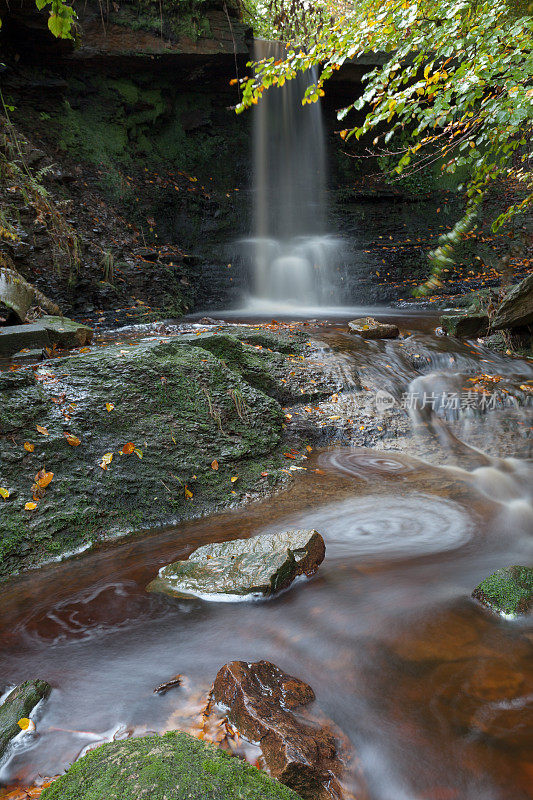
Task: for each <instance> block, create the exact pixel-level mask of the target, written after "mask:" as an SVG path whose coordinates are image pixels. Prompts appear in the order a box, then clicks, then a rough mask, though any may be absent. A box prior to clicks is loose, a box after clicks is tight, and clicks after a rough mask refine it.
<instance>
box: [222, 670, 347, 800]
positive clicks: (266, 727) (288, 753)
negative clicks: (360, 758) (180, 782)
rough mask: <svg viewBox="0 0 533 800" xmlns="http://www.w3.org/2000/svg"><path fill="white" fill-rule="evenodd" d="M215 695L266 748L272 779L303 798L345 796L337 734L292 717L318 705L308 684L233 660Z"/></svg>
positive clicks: (231, 717) (243, 729) (241, 728)
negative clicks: (313, 703) (340, 779)
mask: <svg viewBox="0 0 533 800" xmlns="http://www.w3.org/2000/svg"><path fill="white" fill-rule="evenodd" d="M213 696H214V699H215V701H216V702H217V703H219V704H220V705H222V706H224V708H225V709H227V715H228V719H229V720H230V721H231V722H232V723H233V724H234V725H235V727H236V728H237V730H238V731H239V733H240V734H241V735H242V736H243V737H244V738H246V739H248V740H250V741H252V742H256V743H258V744H259V745H260V747H261V750H262V753H263V758H264V760H265V762H266V764H267V766H268V769H269V771H270V774H271V775H272V777H274V778H277V780H279V781H281V782H282V783H284V784H285V785H286V786H289V787H290V788H291V789H294V790H295V791H296V792H297V793H298V794H300V795H301V796H302V797H308V798H313V800H318V798H321V797H324V798H325V797H329V798H331V797H336V796H337V797H338V796H340V790H339V788H338V776H339V774H340V772H341V769H342V765H341V762H340V759H339V756H338V754H337V745H336V741H335V738H334V736H333V734H332V732H331V731H330V730H329V728H328V727H326V726H322V727H319V726H317V725H313V724H312V723H311V722H308V721H307V720H302V719H301V718H299V717H296V716H295V715H294V714H292V713H291V709H294V708H297V707H298V706H301V705H306V704H307V703H309V702H311V701H312V700H314V697H315V694H314V692H313V690H312V688H311V687H310V686H309V685H308V684H306V683H304V682H303V681H301V680H299V679H298V678H294V677H292V676H291V675H287V674H286V673H285V672H283V671H282V670H280V669H279V668H278V667H276V666H275V665H274V664H271V663H270V662H269V661H259V662H256V663H246V662H245V661H232V662H230V663H229V664H226V665H225V666H224V667H222V669H220V670H219V672H218V674H217V677H216V679H215V683H214V686H213ZM326 787H327V789H326ZM332 792H333V794H332Z"/></svg>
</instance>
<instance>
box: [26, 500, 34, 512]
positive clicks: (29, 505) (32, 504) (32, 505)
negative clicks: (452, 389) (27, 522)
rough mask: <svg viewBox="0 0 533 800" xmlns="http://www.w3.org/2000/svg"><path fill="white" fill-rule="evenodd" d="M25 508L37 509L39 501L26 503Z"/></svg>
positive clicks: (29, 509) (28, 509) (27, 509)
mask: <svg viewBox="0 0 533 800" xmlns="http://www.w3.org/2000/svg"><path fill="white" fill-rule="evenodd" d="M24 508H25V509H26V511H35V509H36V508H37V503H33V502H30V503H26V505H25V506H24Z"/></svg>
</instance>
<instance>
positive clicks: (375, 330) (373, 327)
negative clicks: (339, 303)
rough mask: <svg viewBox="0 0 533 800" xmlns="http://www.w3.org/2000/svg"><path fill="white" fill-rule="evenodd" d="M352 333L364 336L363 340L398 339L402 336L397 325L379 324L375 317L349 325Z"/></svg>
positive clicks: (352, 322)
mask: <svg viewBox="0 0 533 800" xmlns="http://www.w3.org/2000/svg"><path fill="white" fill-rule="evenodd" d="M348 327H349V329H350V331H351V333H356V334H357V335H358V336H362V337H363V339H396V338H397V337H398V336H399V335H400V331H399V329H398V326H397V325H391V324H389V323H386V322H378V321H377V320H375V319H374V318H373V317H361V319H353V320H352V321H351V322H349V323H348Z"/></svg>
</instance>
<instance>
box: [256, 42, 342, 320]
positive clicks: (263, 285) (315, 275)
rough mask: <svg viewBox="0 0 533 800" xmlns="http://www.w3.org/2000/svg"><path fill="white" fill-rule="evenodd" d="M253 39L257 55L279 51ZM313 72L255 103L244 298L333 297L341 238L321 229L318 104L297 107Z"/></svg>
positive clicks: (290, 303) (298, 302)
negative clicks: (247, 294)
mask: <svg viewBox="0 0 533 800" xmlns="http://www.w3.org/2000/svg"><path fill="white" fill-rule="evenodd" d="M283 54H284V51H283V45H281V44H279V43H276V42H265V41H256V44H255V58H256V59H257V60H261V59H265V58H280V57H283ZM315 80H316V75H315V74H313V71H309V72H307V73H304V74H301V75H299V76H298V77H297V78H296V79H294V80H291V81H288V82H287V83H286V84H285V85H284V86H283V87H272V88H270V89H269V90H268V91H267V92H265V93H264V95H263V97H262V99H261V102H260V103H259V104H258V106H257V108H256V109H255V110H254V211H255V214H254V228H255V236H254V238H252V239H249V240H247V241H246V242H245V246H246V255H247V258H248V260H249V261H250V262H251V264H252V291H251V294H252V297H251V298H250V305H251V306H253V307H255V308H258V307H260V306H263V307H268V306H273V307H275V308H280V307H281V308H283V307H284V306H285V307H295V306H296V307H298V306H300V307H302V306H308V307H309V306H321V305H325V304H326V303H329V304H332V303H335V302H336V301H337V299H338V298H336V297H335V290H334V282H333V280H332V276H331V273H332V267H333V265H334V262H335V260H336V258H337V256H338V252H339V240H338V239H336V238H335V237H333V236H328V235H327V234H326V192H325V179H326V156H325V138H324V127H323V122H322V114H321V109H320V105H319V104H318V103H311V104H307V105H305V106H302V103H301V100H302V97H303V96H304V92H305V89H306V87H307V86H308V85H309V84H310V83H314V82H315Z"/></svg>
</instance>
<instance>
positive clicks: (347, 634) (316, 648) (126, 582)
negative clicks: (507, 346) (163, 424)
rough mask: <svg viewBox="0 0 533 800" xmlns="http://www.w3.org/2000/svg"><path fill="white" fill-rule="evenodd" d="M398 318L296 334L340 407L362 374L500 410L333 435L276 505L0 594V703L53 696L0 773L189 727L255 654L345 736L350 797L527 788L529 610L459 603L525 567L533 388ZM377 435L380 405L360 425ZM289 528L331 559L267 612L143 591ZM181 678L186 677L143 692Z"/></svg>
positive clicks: (52, 767) (530, 545)
mask: <svg viewBox="0 0 533 800" xmlns="http://www.w3.org/2000/svg"><path fill="white" fill-rule="evenodd" d="M402 327H403V328H404V329H405V328H407V329H409V330H408V331H407V332H406V333H407V335H406V336H405V338H403V339H401V340H394V341H392V340H391V341H387V342H385V341H381V342H364V341H362V340H361V339H359V338H357V337H350V336H349V335H347V334H346V333H345V332H344V331H345V328H343V326H342V325H341V324H340V323H335V324H332V325H325V326H321V327H320V328H317V329H316V330H315V331H314V333H313V331H312V332H311V334H310V335H315V336H319V337H320V340H321V341H322V342H323V343H324V354H325V356H326V355H327V356H328V357H329V358H330V359H331V368H332V369H334V368H335V369H337V370H338V375H339V376H340V377H339V380H340V381H341V382H342V383H343V385H344V391H342V390H341V391H340V392H339V400H338V402H344V403H345V404H346V405H347V407H349V406H350V403H352V402H355V397H356V394H357V393H356V392H355V390H354V385H355V375H356V373H357V374H359V375H360V376H361V379H362V380H363V381H364V382H365V383H366V385H367V386H368V387H369V388H370V389H372V388H373V387H379V388H382V389H386V390H387V391H389V392H390V394H391V395H392V396H393V397H394V398H401V397H402V395H403V394H405V393H409V391H411V392H412V393H414V390H417V389H418V390H420V389H421V383H422V384H423V387H424V390H425V391H426V392H429V391H433V392H435V393H436V394H438V395H439V396H440V392H441V390H442V387H443V386H445V387H446V388H447V389H450V390H451V387H452V386H453V387H455V386H457V385H459V384H460V385H461V386H464V385H465V381H468V378H469V377H472V376H474V375H479V374H484V375H490V376H492V377H496V376H498V377H499V378H500V380H499V382H498V384H497V386H496V390H497V391H499V392H500V395H501V398H503V399H505V398H506V397H507V398H510V400H509V403H507V404H506V405H503V400H502V405H500V406H495V408H494V409H492V410H491V409H487V408H482V409H478V410H476V409H473V408H471V407H469V408H467V409H465V410H462V411H461V410H460V411H454V410H453V409H448V408H446V407H445V404H444V405H443V406H442V407H441V406H437V407H436V408H435V409H431V413H427V410H426V409H422V408H420V403H419V404H418V405H417V404H416V403H415V404H414V405H413V409H411V411H410V412H409V413H411V414H412V415H413V424H414V425H415V428H416V429H419V430H420V431H421V432H423V436H422V434H421V437H419V436H418V434H417V435H416V436H413V437H412V438H411V439H408V448H407V449H406V448H405V446H404V449H403V450H402V451H390V450H386V449H383V447H386V446H387V444H388V445H390V446H394V443H395V441H394V439H393V440H390V442H387V440H386V439H385V440H383V442H382V443H381V448H382V449H379V450H376V449H374V450H371V449H368V448H365V447H360V446H350V447H340V446H338V445H330V446H329V447H325V448H323V449H322V450H320V449H319V450H316V451H314V452H313V453H312V454H311V455H310V458H309V461H308V462H307V465H308V467H310V468H313V469H315V468H318V469H319V472H315V471H313V470H312V469H308V470H307V471H302V472H297V473H295V474H296V475H297V479H296V480H295V482H294V484H293V485H292V486H291V488H289V489H287V490H286V491H284V492H283V493H282V494H279V495H277V496H276V497H275V498H273V499H269V500H264V501H261V502H258V503H255V504H252V505H250V506H248V507H246V508H244V509H240V510H237V511H233V512H228V513H225V514H221V515H218V516H215V517H211V518H209V519H203V520H197V521H193V522H188V523H185V524H182V525H180V526H178V527H177V528H174V529H171V530H168V531H162V532H159V533H153V534H151V535H150V536H143V537H136V538H130V539H127V540H124V541H122V542H117V543H115V544H114V545H108V546H106V547H101V548H99V549H97V550H95V551H93V552H89V553H85V554H84V555H81V556H78V557H77V558H74V559H71V560H69V561H66V562H63V563H61V564H54V565H50V566H47V567H44V568H42V569H40V570H38V571H34V572H31V573H29V574H27V575H25V576H23V577H21V578H20V579H15V580H13V581H12V582H10V583H8V584H7V585H5V586H3V587H2V615H1V623H0V638H1V646H0V674H1V676H2V683H1V685H0V691H2V689H3V688H5V687H6V686H7V685H9V684H15V683H18V682H20V681H22V680H24V679H26V678H29V677H32V676H35V675H38V676H39V677H41V678H44V679H46V680H48V681H49V682H50V683H51V684H52V686H53V687H54V691H53V693H52V695H51V697H50V699H49V701H48V702H47V703H46V705H45V706H44V707H43V708H42V710H41V712H40V715H39V718H38V720H37V727H38V733H39V735H38V737H36V738H34V739H32V740H28V739H27V738H26V739H24V743H25V744H24V747H23V748H22V747H21V749H19V750H16V751H15V753H14V755H13V758H12V759H11V760H10V761H9V763H8V764H7V765H4V767H3V770H2V772H1V774H0V779H1V780H3V781H4V782H6V783H7V782H15V781H20V782H23V783H31V782H32V781H33V780H35V779H37V778H38V776H39V775H51V774H54V773H57V772H60V771H61V770H63V769H64V768H65V767H66V766H67V765H68V764H69V763H70V762H71V761H72V760H73V759H74V758H76V756H77V755H78V754H79V753H80V752H82V751H83V750H84V749H85V748H86V747H87V746H89V745H91V744H94V743H95V742H97V741H104V740H109V739H110V738H112V737H113V736H119V737H120V736H125V735H129V734H130V733H132V732H134V733H139V732H143V731H147V730H155V731H164V730H168V729H173V728H176V727H190V726H192V725H193V722H192V721H191V720H193V719H194V715H195V713H196V712H197V711H198V710H199V709H200V708H201V706H202V705H203V703H204V702H205V696H206V694H207V692H208V689H209V686H210V684H211V682H212V680H213V678H214V676H215V674H216V672H217V670H218V669H219V668H220V667H221V666H222V665H223V664H225V663H226V662H228V661H230V660H234V659H244V660H248V661H251V660H256V659H261V658H264V659H268V660H270V661H273V662H275V663H276V664H278V665H279V666H280V667H282V668H283V669H284V670H286V671H288V672H289V673H292V674H294V675H297V676H298V677H300V678H303V679H304V680H306V681H308V682H309V683H310V684H311V685H312V686H313V688H314V689H315V692H316V697H317V699H316V702H315V703H314V708H315V709H316V710H317V711H318V709H320V713H321V714H323V715H325V716H326V717H327V718H329V719H331V720H332V721H333V722H334V723H335V724H336V725H337V726H338V727H339V728H340V729H341V730H342V731H344V733H345V734H346V736H347V737H348V739H349V741H350V743H351V745H352V746H353V749H354V752H355V754H356V758H355V759H354V760H353V761H352V762H350V764H349V766H348V768H347V771H346V775H345V785H346V787H347V791H354V792H355V793H357V792H358V791H359V788H358V787H360V786H361V785H362V784H365V785H366V787H367V790H366V791H367V794H366V795H365V794H364V793H363V794H358V795H357V796H358V797H368V798H370V800H481V798H483V800H526V798H529V797H531V796H532V793H531V786H532V778H533V759H532V753H533V747H532V745H533V737H532V734H531V704H532V701H533V684H532V681H531V663H532V661H531V655H532V650H533V646H532V645H533V627H532V625H531V618H529V619H527V618H526V619H517V620H511V619H504V618H502V617H498V616H495V615H492V614H491V613H489V612H488V611H487V610H486V609H484V608H483V607H481V606H480V605H479V604H478V603H476V602H475V601H474V600H472V599H471V598H470V593H471V591H472V589H473V588H474V587H475V586H476V585H477V583H478V582H479V581H480V580H481V579H482V578H483V577H484V576H486V575H487V574H489V573H491V572H492V571H494V570H495V569H497V568H499V567H501V566H506V565H509V564H515V563H517V564H524V563H531V559H532V555H533V538H532V534H533V507H532V491H533V480H532V478H533V465H532V462H531V460H530V456H531V452H530V447H531V427H530V426H531V407H529V410H528V408H527V406H526V405H525V404H524V402H523V399H522V400H521V399H520V398H522V395H523V394H524V391H525V390H522V389H520V386H526V387H527V385H531V384H527V383H526V382H527V381H531V380H532V378H533V368H532V366H531V363H530V362H529V363H528V362H526V361H523V360H519V359H512V358H507V357H505V356H499V355H495V354H494V353H491V352H490V351H487V350H485V349H484V348H483V346H482V345H476V344H471V343H468V344H467V343H465V344H461V343H459V342H457V341H455V340H452V339H439V338H438V337H436V336H434V335H433V334H432V333H431V332H430V326H429V325H428V324H427V323H426V322H425V321H424V320H422V322H420V323H417V321H416V320H407V321H406V320H404V321H403V323H402ZM335 365H336V366H335ZM335 374H337V373H335ZM363 376H364V377H363ZM493 383H494V382H493ZM466 385H467V384H466ZM472 385H475V384H472ZM493 388H494V387H493ZM504 390H505V391H504ZM521 392H522V394H521ZM396 402H398V400H396ZM407 412H408V410H407V409H406V412H405V419H407ZM353 413H354V417H355V414H356V413H358V411H357V408H356V407H355V406H354V411H353ZM360 421H361V418H360V417H359V418H354V420H353V427H354V430H356V431H357V432H359V428H360V425H359V423H360ZM373 424H378V425H379V424H380V421H379V415H377V414H376V412H375V410H374V411H373V412H372V413H371V414H369V416H368V418H366V417H365V425H368V426H371V425H373ZM363 427H364V426H363ZM444 433H445V434H446V435H444ZM361 435H364V434H363V433H361ZM461 436H464V437H465V438H466V439H467V440H468V443H467V444H464V443H462V442H461V438H460V437H461ZM424 448H426V449H425V450H424ZM424 452H425V453H426V458H421V457H420V456H421V455H423V454H424ZM414 453H416V454H417V455H414ZM296 525H297V526H301V527H305V528H316V529H318V530H319V531H320V532H321V533H322V534H323V536H324V538H325V541H326V550H327V552H326V559H325V561H324V563H323V564H322V566H321V567H320V569H319V571H318V573H317V574H316V576H314V577H313V578H312V579H311V580H309V581H306V582H299V583H297V584H296V585H295V586H294V587H293V588H292V589H290V590H289V591H287V592H285V593H284V594H282V595H281V596H278V597H276V598H274V599H272V600H269V601H267V602H260V603H259V602H254V603H251V602H250V603H247V602H244V603H240V604H223V603H221V604H218V603H206V602H201V601H199V600H194V599H191V600H187V601H182V600H176V599H173V598H170V597H166V596H163V595H153V594H148V593H146V591H145V586H146V584H147V583H148V581H149V580H151V579H152V578H153V577H154V575H155V574H156V573H157V571H158V569H159V568H160V566H161V565H163V564H165V563H168V562H169V561H171V560H175V559H178V558H184V557H186V556H187V555H188V553H190V552H191V550H192V549H194V548H195V547H197V546H199V545H201V544H205V543H206V542H209V541H216V540H223V539H228V538H235V537H242V536H248V535H255V534H261V533H264V532H267V531H273V530H278V529H286V528H288V527H291V526H296ZM176 673H181V674H183V675H184V676H185V681H184V685H183V687H180V688H179V689H176V690H173V691H171V692H168V693H167V694H166V695H164V696H158V695H154V694H153V688H154V687H155V686H156V685H158V684H160V683H161V682H163V681H165V680H167V679H168V678H170V677H171V676H173V675H175V674H176ZM361 776H362V778H361Z"/></svg>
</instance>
